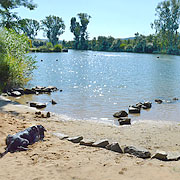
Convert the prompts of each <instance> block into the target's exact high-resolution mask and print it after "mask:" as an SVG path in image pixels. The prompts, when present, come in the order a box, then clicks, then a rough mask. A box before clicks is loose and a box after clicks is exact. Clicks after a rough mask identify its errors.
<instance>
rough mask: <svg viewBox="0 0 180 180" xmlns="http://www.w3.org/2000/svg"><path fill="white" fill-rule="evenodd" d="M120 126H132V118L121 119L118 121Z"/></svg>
mask: <svg viewBox="0 0 180 180" xmlns="http://www.w3.org/2000/svg"><path fill="white" fill-rule="evenodd" d="M118 121H119V125H130V124H131V118H128V117H121V118H119V119H118Z"/></svg>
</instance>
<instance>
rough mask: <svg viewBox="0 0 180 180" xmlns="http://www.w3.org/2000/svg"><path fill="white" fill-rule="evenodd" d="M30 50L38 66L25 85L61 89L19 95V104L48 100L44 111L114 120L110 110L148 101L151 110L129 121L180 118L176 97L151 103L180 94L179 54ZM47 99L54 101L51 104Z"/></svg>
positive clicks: (74, 116) (175, 119)
mask: <svg viewBox="0 0 180 180" xmlns="http://www.w3.org/2000/svg"><path fill="white" fill-rule="evenodd" d="M30 55H31V56H33V57H34V56H36V60H37V66H38V68H37V69H36V70H35V71H34V72H33V79H32V80H31V81H30V83H29V85H28V86H29V87H34V86H37V85H38V86H49V85H53V86H56V87H57V88H59V89H62V90H63V91H62V92H59V91H57V92H54V93H51V95H47V94H44V95H33V96H28V97H27V96H26V97H25V98H24V97H22V98H21V100H20V101H21V102H22V103H25V101H27V100H33V101H39V102H46V103H48V105H47V108H46V109H45V110H47V111H52V112H55V113H58V114H63V115H66V116H67V117H70V118H74V119H83V120H87V119H88V120H93V121H104V122H113V123H115V124H116V123H117V120H115V119H114V118H113V113H115V112H117V111H119V110H128V106H129V105H133V104H136V103H137V102H144V101H151V102H152V108H151V109H150V110H148V111H146V110H142V111H141V114H140V115H130V117H131V118H132V120H133V121H137V120H155V121H157V120H162V121H179V122H180V101H176V102H173V103H163V104H156V103H155V102H154V100H155V99H156V98H161V99H164V100H169V99H172V98H174V97H177V98H180V56H170V55H153V54H134V53H114V52H95V51H75V50H70V51H69V52H68V53H31V54H30ZM157 56H158V57H159V58H157ZM51 99H54V100H55V101H56V102H57V103H58V104H57V105H52V104H51V103H50V102H49V101H50V100H51Z"/></svg>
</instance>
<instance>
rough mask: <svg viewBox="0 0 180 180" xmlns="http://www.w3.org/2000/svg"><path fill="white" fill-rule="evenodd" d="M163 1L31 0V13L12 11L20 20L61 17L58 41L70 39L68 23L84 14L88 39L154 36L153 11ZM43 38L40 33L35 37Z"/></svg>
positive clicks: (25, 10) (71, 36)
mask: <svg viewBox="0 0 180 180" xmlns="http://www.w3.org/2000/svg"><path fill="white" fill-rule="evenodd" d="M161 1H162V0H149V1H147V0H34V1H33V2H35V3H36V4H37V5H38V7H37V8H36V9H35V10H34V11H30V10H27V9H25V8H18V9H15V11H16V12H18V14H19V15H20V16H21V17H22V18H31V19H36V20H38V21H39V20H42V19H44V18H45V17H46V16H48V15H55V16H59V17H62V19H63V21H64V23H65V25H66V30H65V33H64V34H63V35H61V36H60V38H59V39H60V40H63V39H65V40H72V39H73V34H72V33H71V32H70V30H69V27H70V20H71V18H72V17H76V15H77V14H78V13H87V14H88V15H90V16H91V17H92V18H91V19H90V23H89V25H88V32H89V37H90V39H92V38H93V37H98V36H99V35H103V36H113V37H115V38H126V37H132V36H134V33H136V32H139V33H140V34H144V35H149V34H152V33H154V30H152V29H151V27H150V23H151V22H153V21H154V19H155V8H156V6H157V5H158V3H159V2H161ZM38 37H39V38H43V33H42V32H40V33H39V34H38Z"/></svg>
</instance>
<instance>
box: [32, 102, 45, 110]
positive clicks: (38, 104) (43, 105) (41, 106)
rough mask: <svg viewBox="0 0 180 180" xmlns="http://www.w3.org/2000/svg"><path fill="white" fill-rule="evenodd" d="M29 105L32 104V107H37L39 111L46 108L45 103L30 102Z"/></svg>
mask: <svg viewBox="0 0 180 180" xmlns="http://www.w3.org/2000/svg"><path fill="white" fill-rule="evenodd" d="M29 104H30V107H35V108H38V109H42V108H45V107H46V104H45V103H39V102H30V103H29Z"/></svg>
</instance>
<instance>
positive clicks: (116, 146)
mask: <svg viewBox="0 0 180 180" xmlns="http://www.w3.org/2000/svg"><path fill="white" fill-rule="evenodd" d="M106 149H108V150H110V151H114V152H118V153H123V151H122V149H121V147H120V146H119V144H118V143H117V142H113V143H112V144H109V145H107V146H106Z"/></svg>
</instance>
